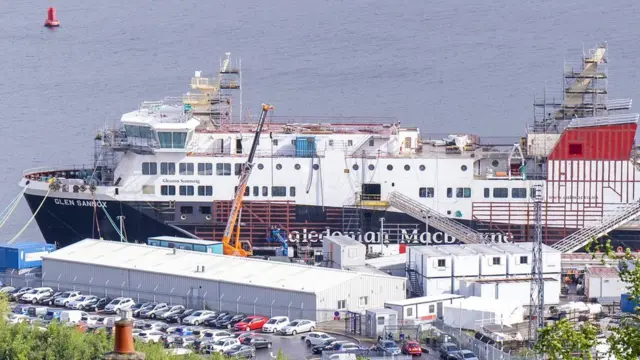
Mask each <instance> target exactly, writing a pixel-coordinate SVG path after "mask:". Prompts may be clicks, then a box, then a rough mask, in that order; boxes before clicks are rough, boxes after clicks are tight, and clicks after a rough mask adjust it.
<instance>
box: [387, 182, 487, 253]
mask: <svg viewBox="0 0 640 360" xmlns="http://www.w3.org/2000/svg"><path fill="white" fill-rule="evenodd" d="M389 205H391V206H393V207H394V208H396V209H398V210H400V211H402V212H405V213H406V214H408V215H410V216H413V217H414V218H416V219H419V220H421V221H424V222H427V221H428V223H429V225H430V226H433V227H435V228H438V229H439V230H440V231H444V232H445V233H448V234H449V235H452V236H454V237H455V238H456V239H458V240H459V241H460V242H463V243H466V244H483V243H485V237H484V236H483V235H482V234H481V233H479V232H477V231H475V230H473V229H471V228H469V227H467V226H465V225H462V224H460V223H459V222H457V221H455V220H452V219H450V218H448V217H446V216H444V215H442V214H440V213H439V212H437V211H435V210H433V209H430V208H429V207H427V206H425V205H423V204H421V203H419V202H417V201H415V200H413V199H411V198H410V197H408V196H406V195H402V194H400V193H399V192H396V191H393V192H391V193H390V194H389Z"/></svg>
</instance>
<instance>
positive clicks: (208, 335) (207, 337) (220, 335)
mask: <svg viewBox="0 0 640 360" xmlns="http://www.w3.org/2000/svg"><path fill="white" fill-rule="evenodd" d="M229 337H233V335H232V334H231V333H230V332H228V331H225V330H208V331H204V335H203V336H202V342H205V341H210V342H216V341H218V340H220V339H224V338H229Z"/></svg>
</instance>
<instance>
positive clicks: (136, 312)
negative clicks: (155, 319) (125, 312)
mask: <svg viewBox="0 0 640 360" xmlns="http://www.w3.org/2000/svg"><path fill="white" fill-rule="evenodd" d="M155 305H157V304H156V303H152V302H146V303H142V304H140V303H138V304H135V305H133V306H132V307H131V316H133V317H138V316H140V312H141V311H142V310H146V309H147V308H149V307H151V306H155Z"/></svg>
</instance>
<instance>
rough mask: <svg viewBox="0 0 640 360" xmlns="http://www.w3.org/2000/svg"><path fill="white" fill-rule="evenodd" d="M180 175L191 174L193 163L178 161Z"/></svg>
mask: <svg viewBox="0 0 640 360" xmlns="http://www.w3.org/2000/svg"><path fill="white" fill-rule="evenodd" d="M180 175H193V163H180Z"/></svg>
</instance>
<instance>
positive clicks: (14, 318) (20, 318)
mask: <svg viewBox="0 0 640 360" xmlns="http://www.w3.org/2000/svg"><path fill="white" fill-rule="evenodd" d="M7 320H8V321H9V323H11V324H17V323H21V322H24V323H28V322H29V320H31V318H30V317H28V316H27V315H22V314H9V316H8V319H7Z"/></svg>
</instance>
